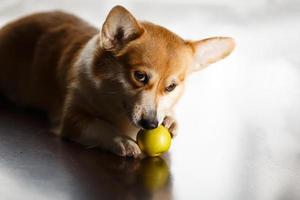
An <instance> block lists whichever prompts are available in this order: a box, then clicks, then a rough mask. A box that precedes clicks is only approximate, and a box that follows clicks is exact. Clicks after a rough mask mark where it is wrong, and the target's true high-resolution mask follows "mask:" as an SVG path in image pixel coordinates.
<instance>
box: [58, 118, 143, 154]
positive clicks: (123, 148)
mask: <svg viewBox="0 0 300 200" xmlns="http://www.w3.org/2000/svg"><path fill="white" fill-rule="evenodd" d="M62 123H63V124H62V126H61V129H60V135H61V136H63V137H67V138H70V139H71V140H74V141H76V142H78V143H80V144H83V145H85V146H88V147H100V148H104V149H106V150H108V151H111V152H112V153H114V154H117V155H119V156H123V157H135V158H136V157H139V156H141V154H142V152H141V150H140V148H139V146H138V145H137V143H136V142H135V141H133V140H132V139H130V138H127V137H125V136H122V135H121V134H119V133H118V130H116V128H115V127H114V126H113V125H111V124H110V123H109V122H106V121H104V120H101V119H98V118H92V117H90V116H85V115H82V114H79V113H73V114H71V113H70V114H68V113H67V114H66V115H65V117H64V120H63V122H62Z"/></svg>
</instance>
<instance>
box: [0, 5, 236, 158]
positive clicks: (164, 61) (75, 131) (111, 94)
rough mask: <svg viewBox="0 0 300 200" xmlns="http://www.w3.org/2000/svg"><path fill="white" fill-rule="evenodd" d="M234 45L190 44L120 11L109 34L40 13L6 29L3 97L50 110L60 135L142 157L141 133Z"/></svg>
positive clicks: (0, 81)
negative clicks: (192, 76)
mask: <svg viewBox="0 0 300 200" xmlns="http://www.w3.org/2000/svg"><path fill="white" fill-rule="evenodd" d="M234 47H235V43H234V40H233V39H232V38H230V37H211V38H207V39H203V40H199V41H190V40H184V39H182V38H181V37H179V36H178V35H176V34H174V33H173V32H171V31H169V30H167V29H166V28H164V27H161V26H158V25H155V24H152V23H150V22H145V21H138V20H137V19H136V18H135V17H134V16H133V15H132V14H131V13H130V12H129V11H128V10H127V9H125V8H124V7H122V6H115V7H114V8H112V9H111V10H110V12H109V14H108V15H107V18H106V20H105V22H104V23H103V26H102V28H101V30H98V29H97V28H95V27H93V26H91V25H89V24H88V23H87V22H85V21H84V20H82V19H80V18H78V17H76V16H74V15H71V14H68V13H64V12H61V11H52V12H43V13H36V14H32V15H29V16H25V17H23V18H20V19H17V20H15V21H13V22H11V23H8V24H7V25H5V26H4V27H2V28H1V29H0V93H1V94H3V95H4V96H5V97H7V98H8V99H10V100H11V101H13V102H15V103H16V104H17V105H21V106H26V107H34V108H37V109H40V110H43V111H45V112H46V113H47V115H48V116H49V120H50V121H51V124H52V125H53V129H52V132H53V133H55V134H56V135H58V136H61V137H63V138H67V139H70V140H72V141H75V142H78V143H80V144H82V145H85V146H88V147H100V148H103V149H105V150H108V151H110V152H112V153H114V154H116V155H119V156H123V157H134V158H137V157H140V156H141V155H142V152H141V150H140V148H139V146H138V145H137V143H136V142H135V140H136V135H137V133H138V132H139V130H141V129H154V128H156V127H157V126H158V125H160V124H163V125H164V126H165V127H166V128H168V129H169V131H170V133H171V134H172V136H175V135H176V132H177V122H176V120H175V119H174V117H173V114H172V113H173V112H172V110H173V108H174V106H175V104H176V102H177V101H178V100H179V98H180V97H181V95H182V94H183V91H184V83H185V80H186V77H187V76H188V75H189V74H191V73H193V72H196V71H199V70H201V69H203V68H205V67H206V66H208V65H209V64H212V63H214V62H217V61H219V60H221V59H223V58H225V57H226V56H228V55H229V54H230V53H231V52H232V51H233V49H234Z"/></svg>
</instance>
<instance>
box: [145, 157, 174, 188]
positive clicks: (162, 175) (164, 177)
mask: <svg viewBox="0 0 300 200" xmlns="http://www.w3.org/2000/svg"><path fill="white" fill-rule="evenodd" d="M169 176H170V174H169V168H168V165H167V163H166V162H165V161H164V159H162V158H160V157H155V158H151V157H147V158H144V159H143V160H142V161H141V165H140V168H139V178H140V181H141V183H142V184H143V186H144V187H145V188H146V189H147V190H149V191H151V192H154V191H157V190H159V189H161V188H163V187H164V186H165V185H166V184H167V181H168V178H169Z"/></svg>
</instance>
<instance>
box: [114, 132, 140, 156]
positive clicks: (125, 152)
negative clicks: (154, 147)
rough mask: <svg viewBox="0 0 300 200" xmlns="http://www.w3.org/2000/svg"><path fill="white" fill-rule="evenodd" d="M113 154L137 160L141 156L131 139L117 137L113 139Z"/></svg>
mask: <svg viewBox="0 0 300 200" xmlns="http://www.w3.org/2000/svg"><path fill="white" fill-rule="evenodd" d="M112 148H113V149H112V151H113V153H115V154H117V155H119V156H123V157H133V158H138V157H140V156H141V155H142V151H141V149H140V147H139V146H138V145H137V143H136V142H134V141H133V140H131V139H128V138H125V137H121V136H118V137H116V138H114V146H113V147H112Z"/></svg>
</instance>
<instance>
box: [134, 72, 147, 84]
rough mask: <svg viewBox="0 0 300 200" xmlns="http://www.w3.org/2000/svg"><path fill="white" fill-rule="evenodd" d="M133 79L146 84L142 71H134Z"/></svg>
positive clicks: (145, 75) (144, 74) (145, 77)
mask: <svg viewBox="0 0 300 200" xmlns="http://www.w3.org/2000/svg"><path fill="white" fill-rule="evenodd" d="M134 78H135V79H136V80H137V81H138V82H141V83H143V84H146V83H147V82H148V76H147V74H146V73H145V72H142V71H135V72H134Z"/></svg>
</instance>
